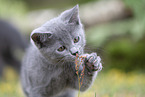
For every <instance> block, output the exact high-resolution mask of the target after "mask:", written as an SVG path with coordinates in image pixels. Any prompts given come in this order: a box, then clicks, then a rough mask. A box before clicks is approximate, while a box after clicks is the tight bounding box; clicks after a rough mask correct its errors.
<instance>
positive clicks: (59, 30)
mask: <svg viewBox="0 0 145 97" xmlns="http://www.w3.org/2000/svg"><path fill="white" fill-rule="evenodd" d="M85 43H86V41H85V34H84V30H83V26H82V24H81V21H80V19H79V10H78V5H76V6H75V7H73V8H72V9H70V10H66V11H64V12H63V13H62V14H61V15H60V16H58V17H56V18H54V19H52V20H50V21H48V22H46V23H45V24H44V25H42V26H41V27H39V28H37V29H35V30H34V31H33V32H32V33H31V46H30V47H29V49H28V50H27V53H26V55H25V57H24V60H23V64H22V72H21V81H22V86H23V90H24V93H25V94H26V96H27V97H75V94H76V93H77V91H78V90H79V85H78V77H77V74H76V70H75V58H76V54H78V55H79V56H82V55H85V56H86V58H85V60H83V65H81V66H80V68H79V74H81V71H82V70H83V66H85V70H84V78H83V84H82V86H81V88H80V91H85V90H87V89H88V88H89V87H90V85H91V84H92V83H93V81H94V79H95V77H96V75H97V73H98V72H99V71H100V70H101V69H102V64H101V62H100V61H101V59H100V57H99V56H97V54H96V53H91V54H84V46H85Z"/></svg>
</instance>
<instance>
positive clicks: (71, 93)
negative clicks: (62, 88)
mask: <svg viewBox="0 0 145 97" xmlns="http://www.w3.org/2000/svg"><path fill="white" fill-rule="evenodd" d="M75 95H76V91H75V90H67V91H66V92H64V93H63V94H62V95H61V96H58V97H75Z"/></svg>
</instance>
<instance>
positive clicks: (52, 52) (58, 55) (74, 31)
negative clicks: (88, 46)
mask: <svg viewBox="0 0 145 97" xmlns="http://www.w3.org/2000/svg"><path fill="white" fill-rule="evenodd" d="M31 42H32V44H33V45H34V46H36V47H37V48H38V49H39V51H40V52H41V53H42V55H43V56H44V57H46V58H48V59H49V60H52V61H55V62H58V61H60V60H62V61H74V59H75V56H76V54H77V53H78V55H80V54H83V49H84V46H85V35H84V30H83V26H82V24H81V21H80V18H79V8H78V5H76V6H75V7H73V8H72V9H70V10H66V11H64V12H63V13H62V14H61V15H60V16H58V17H56V18H54V19H52V20H50V21H48V22H46V23H45V24H44V25H42V26H41V27H39V28H37V29H35V30H34V31H33V32H32V34H31Z"/></svg>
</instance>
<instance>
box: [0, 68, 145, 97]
mask: <svg viewBox="0 0 145 97" xmlns="http://www.w3.org/2000/svg"><path fill="white" fill-rule="evenodd" d="M95 93H96V97H145V74H144V73H141V72H137V71H133V72H128V73H124V72H122V71H119V70H117V69H112V70H109V71H107V72H103V71H102V72H100V73H99V74H98V77H97V79H96V80H95V82H94V84H93V85H92V87H91V88H90V89H88V90H87V91H86V92H84V93H81V95H80V97H95ZM0 97H24V95H23V93H22V91H21V86H20V81H19V78H18V76H17V74H16V73H15V72H14V71H13V70H12V69H11V68H8V69H6V71H5V75H4V78H3V79H2V80H1V81H0Z"/></svg>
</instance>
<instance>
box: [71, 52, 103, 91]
mask: <svg viewBox="0 0 145 97" xmlns="http://www.w3.org/2000/svg"><path fill="white" fill-rule="evenodd" d="M85 56H86V59H85V60H84V65H85V70H84V77H83V78H81V79H80V82H81V81H82V80H83V81H82V86H81V88H80V91H85V90H87V89H88V88H89V87H90V86H91V84H92V83H93V81H94V79H95V78H96V76H97V73H98V72H99V71H101V70H102V63H101V58H100V57H99V56H97V54H96V53H91V54H85ZM81 72H82V70H80V71H79V76H80V75H81ZM75 79H76V80H75V82H71V83H72V87H73V88H75V89H78V90H79V84H78V77H77V75H76V76H75Z"/></svg>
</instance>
